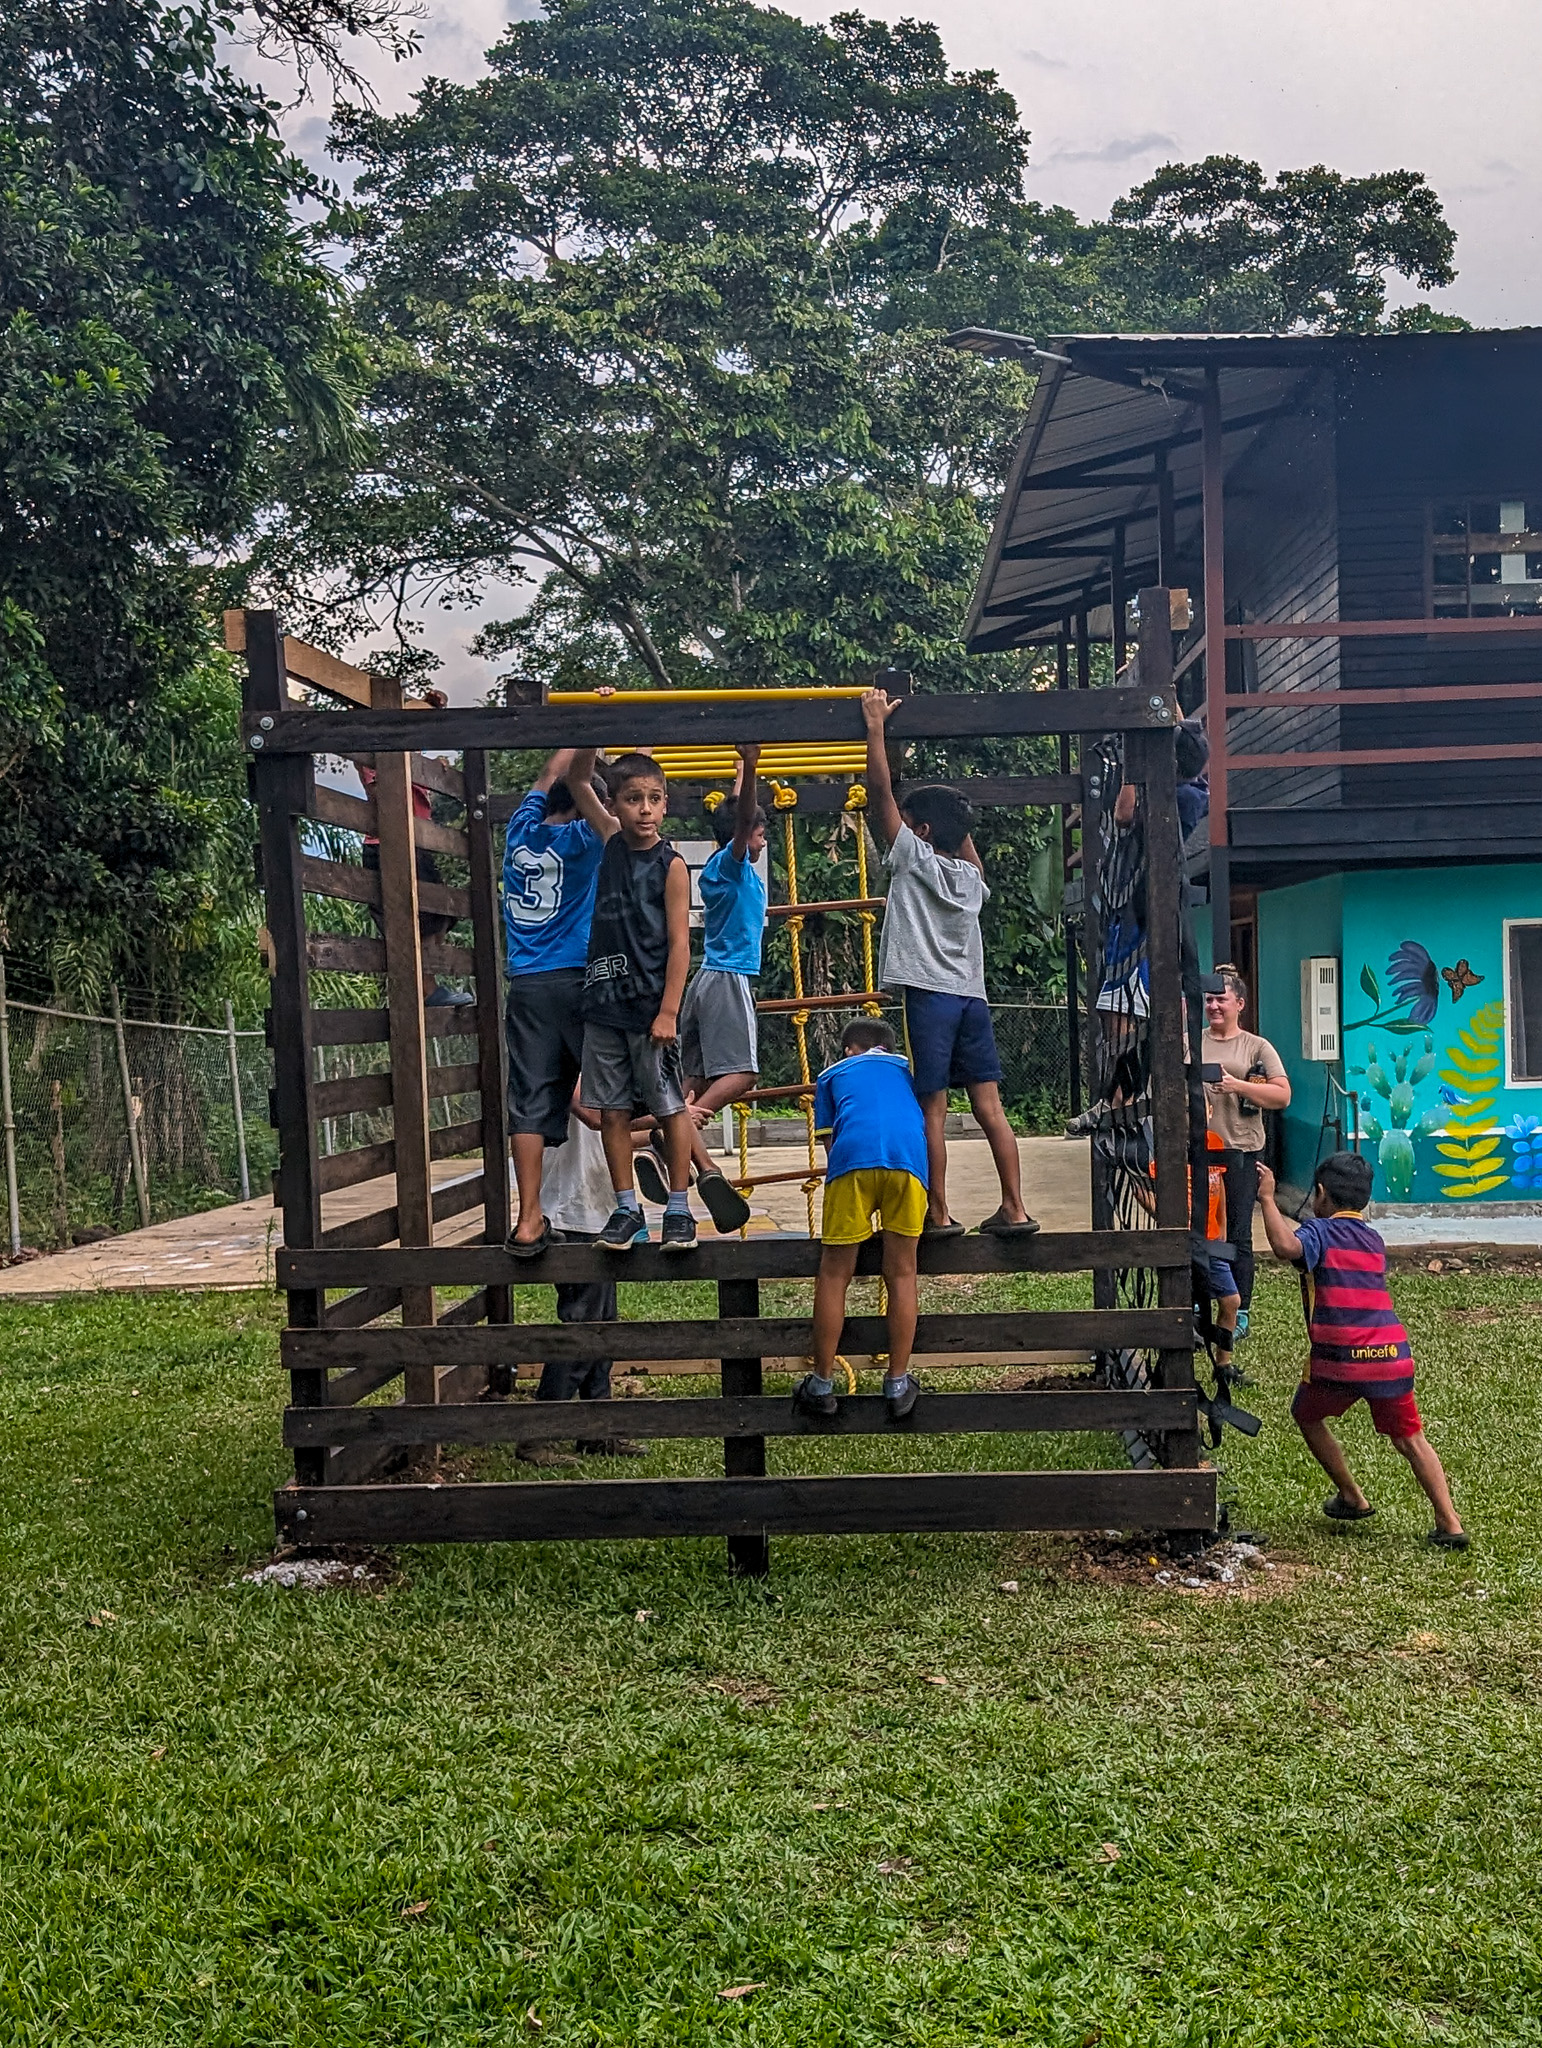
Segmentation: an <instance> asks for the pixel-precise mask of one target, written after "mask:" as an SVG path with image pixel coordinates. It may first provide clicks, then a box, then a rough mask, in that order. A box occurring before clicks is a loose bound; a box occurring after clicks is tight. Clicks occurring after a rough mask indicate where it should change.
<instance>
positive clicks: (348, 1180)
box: [316, 1076, 396, 1195]
mask: <svg viewBox="0 0 1542 2048" xmlns="http://www.w3.org/2000/svg"><path fill="white" fill-rule="evenodd" d="M387 1078H388V1079H389V1076H388V1077H387ZM395 1171H396V1141H395V1139H394V1138H387V1139H386V1141H385V1143H384V1144H383V1145H360V1146H359V1147H357V1149H356V1150H354V1151H352V1152H329V1153H328V1154H327V1155H326V1157H325V1158H324V1159H322V1160H321V1161H319V1163H318V1165H317V1169H316V1177H317V1184H318V1186H319V1187H320V1189H321V1192H322V1193H323V1194H324V1195H332V1194H336V1193H337V1191H338V1189H339V1188H354V1187H357V1186H358V1185H359V1182H360V1181H364V1180H379V1178H380V1177H381V1175H382V1174H386V1173H395Z"/></svg>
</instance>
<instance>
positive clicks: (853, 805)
mask: <svg viewBox="0 0 1542 2048" xmlns="http://www.w3.org/2000/svg"><path fill="white" fill-rule="evenodd" d="M845 808H846V809H847V810H848V811H865V810H866V809H867V791H866V790H865V789H864V788H863V787H862V785H861V783H860V782H854V783H853V784H852V785H851V787H850V789H848V790H847V792H846V804H845Z"/></svg>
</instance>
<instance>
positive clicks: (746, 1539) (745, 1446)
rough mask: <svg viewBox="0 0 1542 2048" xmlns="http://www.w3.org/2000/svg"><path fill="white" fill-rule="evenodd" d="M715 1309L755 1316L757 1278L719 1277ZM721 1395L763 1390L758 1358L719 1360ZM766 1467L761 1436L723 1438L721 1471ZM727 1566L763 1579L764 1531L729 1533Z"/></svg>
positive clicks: (755, 1472)
mask: <svg viewBox="0 0 1542 2048" xmlns="http://www.w3.org/2000/svg"><path fill="white" fill-rule="evenodd" d="M717 1312H718V1314H719V1315H720V1316H758V1315H759V1314H760V1282H759V1281H758V1280H719V1282H718V1283H717ZM719 1366H720V1369H721V1371H722V1375H723V1379H722V1386H723V1398H724V1400H725V1401H726V1400H733V1399H734V1398H735V1397H736V1396H739V1395H744V1394H759V1393H761V1392H762V1391H763V1387H762V1377H761V1362H760V1360H759V1359H758V1358H724V1359H721V1360H719ZM765 1470H766V1440H765V1438H764V1437H763V1436H731V1437H725V1438H724V1439H723V1471H724V1474H725V1475H726V1476H727V1477H728V1478H730V1479H733V1478H738V1477H741V1476H748V1477H751V1478H763V1477H764V1475H765ZM728 1569H729V1571H730V1572H731V1573H732V1574H733V1576H734V1577H735V1578H736V1579H763V1578H765V1577H766V1576H767V1575H768V1573H769V1572H770V1570H771V1546H770V1543H769V1542H768V1541H767V1539H766V1537H765V1536H764V1535H757V1536H730V1537H729V1539H728Z"/></svg>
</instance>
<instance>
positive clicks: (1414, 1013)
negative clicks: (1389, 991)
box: [1387, 939, 1440, 1028]
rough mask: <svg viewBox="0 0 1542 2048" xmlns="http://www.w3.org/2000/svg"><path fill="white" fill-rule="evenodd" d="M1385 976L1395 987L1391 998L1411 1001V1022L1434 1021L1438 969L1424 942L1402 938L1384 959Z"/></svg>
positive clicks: (1436, 1002) (1397, 1000) (1403, 1001)
mask: <svg viewBox="0 0 1542 2048" xmlns="http://www.w3.org/2000/svg"><path fill="white" fill-rule="evenodd" d="M1387 979H1388V980H1389V981H1390V982H1391V984H1392V987H1393V990H1394V991H1395V996H1394V1000H1395V1001H1396V1002H1398V1003H1399V1004H1402V1003H1407V1004H1408V1005H1410V1008H1409V1011H1408V1021H1409V1023H1410V1024H1417V1025H1419V1026H1420V1027H1421V1028H1422V1027H1423V1026H1424V1025H1426V1024H1430V1023H1433V1022H1434V1018H1435V1009H1436V1006H1437V1004H1438V1003H1439V1001H1440V971H1439V969H1438V968H1437V967H1436V965H1435V962H1434V960H1433V959H1432V958H1431V956H1430V952H1429V948H1428V947H1427V946H1421V945H1420V944H1419V941H1418V940H1417V939H1404V941H1403V943H1402V945H1400V946H1399V947H1398V949H1397V951H1396V952H1395V953H1393V954H1392V955H1391V957H1390V958H1389V959H1388V961H1387Z"/></svg>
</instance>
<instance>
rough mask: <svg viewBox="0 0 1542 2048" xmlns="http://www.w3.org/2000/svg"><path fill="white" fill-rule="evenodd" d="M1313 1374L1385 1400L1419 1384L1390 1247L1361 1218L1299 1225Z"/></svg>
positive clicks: (1314, 1377) (1318, 1220)
mask: <svg viewBox="0 0 1542 2048" xmlns="http://www.w3.org/2000/svg"><path fill="white" fill-rule="evenodd" d="M1297 1228H1298V1232H1299V1235H1300V1239H1301V1263H1302V1265H1303V1267H1304V1269H1305V1270H1304V1271H1303V1273H1302V1276H1301V1291H1302V1297H1303V1300H1304V1301H1305V1304H1306V1319H1307V1325H1308V1328H1309V1329H1310V1331H1311V1337H1312V1355H1311V1360H1310V1363H1309V1364H1308V1366H1307V1378H1308V1379H1311V1380H1339V1381H1343V1382H1347V1383H1348V1384H1349V1385H1351V1386H1356V1387H1360V1388H1362V1389H1363V1390H1364V1392H1365V1393H1366V1394H1367V1395H1368V1396H1370V1395H1373V1394H1374V1395H1376V1396H1380V1397H1383V1398H1386V1397H1389V1396H1391V1395H1393V1394H1406V1393H1408V1392H1410V1391H1411V1390H1412V1387H1413V1383H1414V1361H1413V1350H1412V1347H1411V1346H1410V1344H1409V1342H1408V1332H1407V1331H1406V1330H1405V1329H1404V1328H1403V1325H1402V1323H1401V1322H1400V1321H1399V1320H1398V1313H1397V1310H1396V1309H1395V1308H1394V1307H1393V1305H1392V1296H1391V1293H1390V1292H1389V1290H1388V1287H1387V1247H1386V1245H1385V1244H1384V1243H1383V1242H1382V1239H1381V1236H1380V1234H1379V1233H1378V1232H1376V1231H1374V1230H1372V1228H1371V1226H1370V1225H1369V1224H1368V1223H1365V1222H1362V1221H1361V1219H1360V1218H1359V1217H1358V1216H1327V1217H1314V1218H1312V1219H1311V1220H1310V1221H1308V1222H1305V1223H1302V1224H1300V1225H1298V1226H1297Z"/></svg>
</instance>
